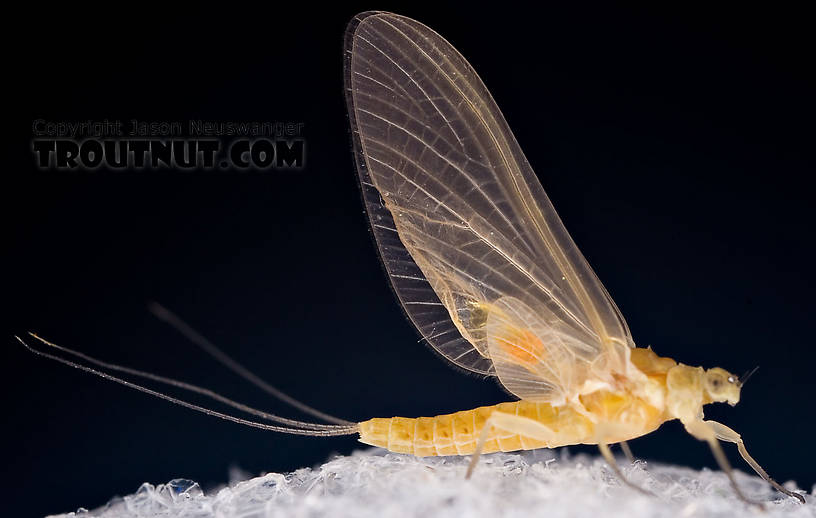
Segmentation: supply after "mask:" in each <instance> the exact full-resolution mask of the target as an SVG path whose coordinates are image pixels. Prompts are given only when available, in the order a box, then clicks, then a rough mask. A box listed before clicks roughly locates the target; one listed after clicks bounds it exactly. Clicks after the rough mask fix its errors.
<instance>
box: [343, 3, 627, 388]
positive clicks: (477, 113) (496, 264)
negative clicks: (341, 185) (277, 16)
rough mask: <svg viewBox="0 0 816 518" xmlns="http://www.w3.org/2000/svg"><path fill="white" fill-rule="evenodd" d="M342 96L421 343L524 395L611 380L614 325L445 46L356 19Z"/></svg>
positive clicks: (518, 155) (397, 285) (521, 160)
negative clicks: (608, 378)
mask: <svg viewBox="0 0 816 518" xmlns="http://www.w3.org/2000/svg"><path fill="white" fill-rule="evenodd" d="M346 87H347V101H348V105H349V114H350V119H351V125H352V135H353V139H354V145H355V149H356V151H357V158H358V173H359V176H360V182H361V186H362V190H363V197H364V201H365V204H366V208H367V211H368V214H369V220H370V222H371V226H372V231H373V233H374V236H375V238H376V241H377V244H378V247H379V250H380V254H381V257H382V259H383V264H384V265H385V269H386V271H387V272H388V275H389V278H390V280H391V283H392V286H393V288H394V291H395V292H396V294H397V296H398V297H399V299H400V301H401V302H402V305H403V308H404V309H405V311H406V313H407V314H408V316H409V318H410V319H411V321H412V322H413V323H414V324H415V325H416V327H417V328H418V329H419V331H420V333H422V335H423V337H425V339H426V340H427V341H428V343H430V344H431V345H432V346H433V347H434V348H435V349H436V350H437V351H438V352H439V353H441V354H442V355H443V356H445V357H446V358H448V359H449V360H450V361H452V362H453V363H454V364H456V365H459V366H460V367H464V368H466V369H469V370H472V371H475V372H479V373H484V374H495V375H497V376H498V377H499V380H500V381H501V382H502V384H503V385H504V386H505V387H506V388H507V389H508V390H510V391H511V392H512V393H514V394H515V395H517V396H518V397H520V398H523V399H532V400H539V401H541V400H546V401H554V400H557V399H561V398H562V397H564V396H565V395H570V394H572V393H574V392H575V391H576V390H577V389H578V387H580V386H581V385H582V384H584V383H585V382H586V381H587V380H590V379H594V378H605V377H608V376H609V375H610V374H611V373H612V372H615V371H619V372H623V370H624V369H625V366H626V364H627V361H626V358H627V356H628V348H629V347H632V346H633V342H632V338H631V335H630V333H629V329H628V327H627V325H626V322H625V321H624V319H623V317H622V316H621V314H620V312H619V311H618V309H617V307H616V306H615V303H614V302H613V301H612V299H611V298H610V297H609V294H608V293H607V292H606V290H605V289H604V287H603V285H602V284H601V283H600V281H599V280H598V278H597V277H596V275H595V273H594V272H593V271H592V269H591V268H590V266H589V264H588V263H587V261H586V259H585V258H584V257H583V255H582V254H581V252H580V251H579V250H578V248H577V247H576V246H575V243H574V242H573V241H572V239H571V238H570V236H569V234H568V233H567V231H566V229H565V228H564V226H563V224H562V223H561V220H560V219H559V217H558V215H557V214H556V212H555V210H554V208H553V206H552V204H551V203H550V201H549V199H548V198H547V195H546V194H545V193H544V189H543V188H542V187H541V184H540V183H539V181H538V179H537V178H536V176H535V173H534V172H533V171H532V169H531V168H530V166H529V164H528V163H527V160H526V159H525V157H524V155H523V153H522V151H521V149H520V148H519V145H518V143H517V142H516V140H515V138H514V137H513V134H512V133H511V131H510V129H509V128H508V126H507V123H506V122H505V120H504V117H503V116H502V114H501V112H500V111H499V109H498V107H497V106H496V104H495V102H494V101H493V98H492V97H491V95H490V93H489V92H488V91H487V89H486V87H485V86H484V84H483V83H482V82H481V80H480V79H479V77H478V76H477V75H476V73H475V72H474V70H473V69H472V68H471V67H470V65H469V64H468V63H467V61H465V59H464V58H463V57H462V56H461V55H460V54H459V53H458V52H457V51H456V49H454V48H453V47H452V46H451V45H450V44H449V43H448V42H447V41H445V40H444V39H443V38H442V37H441V36H439V35H438V34H436V33H435V32H433V31H432V30H431V29H429V28H428V27H425V26H424V25H422V24H420V23H418V22H416V21H414V20H411V19H409V18H405V17H402V16H398V15H394V14H390V13H363V14H361V15H359V16H357V17H356V18H355V19H354V20H353V21H352V22H351V24H350V25H349V29H348V30H347V33H346ZM534 344H540V351H539V350H537V349H535V347H539V346H538V345H534ZM531 347H532V349H531ZM524 350H529V351H528V352H530V353H531V355H529V356H525V355H524V354H523V351H524ZM556 352H557V353H556ZM533 353H535V354H533ZM531 358H535V362H531ZM533 363H535V365H533ZM530 367H532V368H530ZM553 370H557V371H559V372H560V373H561V374H559V375H548V374H546V373H548V372H552V371H553Z"/></svg>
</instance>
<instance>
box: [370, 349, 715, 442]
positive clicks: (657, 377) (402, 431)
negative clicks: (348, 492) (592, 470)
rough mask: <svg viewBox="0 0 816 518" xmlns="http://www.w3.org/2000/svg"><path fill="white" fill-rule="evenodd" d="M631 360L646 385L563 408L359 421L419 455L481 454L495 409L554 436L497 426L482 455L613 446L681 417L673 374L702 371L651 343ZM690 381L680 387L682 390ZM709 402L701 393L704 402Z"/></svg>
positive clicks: (517, 405) (600, 393)
mask: <svg viewBox="0 0 816 518" xmlns="http://www.w3.org/2000/svg"><path fill="white" fill-rule="evenodd" d="M631 361H632V364H633V366H634V367H636V368H637V369H638V370H639V371H640V372H641V373H643V374H644V375H645V377H646V379H645V380H643V381H644V382H643V383H639V384H630V383H627V380H621V382H620V384H619V386H618V387H615V389H613V390H607V389H601V390H596V391H594V392H591V393H589V394H584V395H581V396H579V397H578V398H576V399H575V400H574V401H572V402H568V403H566V404H564V405H559V406H553V405H551V404H550V403H542V402H531V401H514V402H507V403H499V404H497V405H493V406H485V407H479V408H475V409H473V410H464V411H461V412H456V413H453V414H447V415H440V416H436V417H419V418H405V417H391V418H374V419H370V420H368V421H365V422H362V423H360V425H359V426H360V441H361V442H363V443H365V444H370V445H372V446H379V447H382V448H386V449H388V450H390V451H393V452H398V453H409V454H412V455H417V456H435V455H470V454H472V453H474V452H475V450H476V445H477V442H478V440H479V438H480V435H481V434H482V430H483V428H484V426H485V424H486V423H487V422H488V419H490V417H491V415H492V414H493V413H494V412H500V413H502V414H510V415H513V416H518V417H523V418H527V419H530V420H533V421H535V422H537V423H540V424H541V425H543V426H544V427H546V429H547V431H548V432H550V433H549V436H548V439H547V440H546V441H542V440H540V439H537V438H533V437H529V436H524V435H522V434H519V433H512V432H511V431H508V430H506V429H502V428H500V427H497V426H491V427H490V429H489V430H487V432H486V433H487V435H486V436H485V443H484V447H483V449H482V452H483V453H490V452H496V451H505V452H507V451H515V450H531V449H536V448H555V447H558V446H567V445H570V444H598V443H599V442H604V443H607V444H611V443H616V442H620V441H626V440H629V439H633V438H635V437H639V436H641V435H645V434H647V433H650V432H652V431H654V430H655V429H657V428H658V427H659V426H660V425H661V424H662V423H664V422H665V421H668V420H670V419H674V418H677V417H680V416H678V415H676V412H675V410H680V409H677V408H675V407H676V405H674V404H672V403H674V401H673V400H678V401H677V402H679V400H680V398H673V397H671V396H670V392H671V391H670V389H669V385H671V381H670V380H671V378H675V377H677V375H676V374H687V371H690V372H691V373H694V372H697V370H698V369H694V368H691V367H687V366H685V365H678V364H677V363H676V362H675V361H674V360H671V359H669V358H660V357H658V356H657V355H656V354H654V352H652V351H651V349H633V350H632V357H631ZM678 368H680V369H681V371H680V372H677V371H678ZM671 370H673V371H675V372H672V374H673V376H669V375H668V373H669V371H671ZM699 370H700V371H701V370H702V369H699ZM688 377H689V376H688V375H686V376H684V378H688ZM692 377H693V376H692ZM687 384H688V383H685V384H684V386H683V387H677V389H678V390H683V389H684V388H685V385H687ZM690 384H691V385H694V383H693V382H691V383H690ZM700 393H701V391H700ZM701 398H702V396H701ZM683 399H684V400H685V401H687V399H685V398H683ZM693 399H697V398H693ZM703 402H704V401H702V399H701V400H700V404H702V403H703ZM706 402H707V401H706Z"/></svg>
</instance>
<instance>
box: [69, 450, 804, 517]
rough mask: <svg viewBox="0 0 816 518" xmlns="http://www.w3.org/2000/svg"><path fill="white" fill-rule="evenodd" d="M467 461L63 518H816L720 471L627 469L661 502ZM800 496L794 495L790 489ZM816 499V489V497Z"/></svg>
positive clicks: (573, 477)
mask: <svg viewBox="0 0 816 518" xmlns="http://www.w3.org/2000/svg"><path fill="white" fill-rule="evenodd" d="M468 461H469V458H468V457H464V458H462V457H426V458H417V457H413V456H409V455H400V454H395V453H387V452H385V451H383V450H380V449H372V450H369V451H365V452H356V453H354V454H352V455H351V456H348V457H337V458H335V459H333V460H331V461H329V462H327V463H326V464H324V465H322V466H319V467H316V468H314V469H309V468H303V469H299V470H297V471H295V472H292V473H284V474H281V473H269V474H267V475H264V476H261V477H258V478H253V479H250V480H246V481H242V482H236V483H233V484H231V485H230V486H229V487H224V488H221V489H218V490H215V491H212V492H210V494H205V493H204V492H203V491H202V490H201V488H200V487H199V486H198V484H196V483H195V482H193V481H190V480H184V479H177V480H172V481H170V482H168V483H167V484H159V485H158V486H153V485H151V484H148V483H145V484H142V486H141V487H140V488H139V489H138V491H136V493H134V494H132V495H129V496H125V497H124V498H119V497H117V498H115V499H113V500H111V501H110V502H109V503H108V504H107V505H106V506H104V507H101V508H99V509H96V510H94V511H87V510H85V509H80V510H78V511H76V512H75V513H68V514H64V515H60V516H62V517H75V516H76V517H81V518H90V517H99V518H113V517H116V518H130V517H134V518H135V517H139V518H142V517H145V518H146V517H151V518H152V517H158V516H162V517H183V518H233V517H235V518H238V517H241V518H266V517H270V518H271V517H286V518H298V517H317V516H331V517H344V516H347V517H355V518H362V517H378V518H379V517H388V516H399V517H403V516H417V517H423V518H427V517H431V516H433V517H456V518H460V517H469V516H490V517H499V516H507V517H516V516H518V517H522V516H523V517H528V516H546V517H547V518H558V517H562V516H570V517H580V516H604V517H618V516H619V517H625V518H637V517H664V516H665V517H678V516H680V517H703V516H705V517H728V518H732V517H735V516H762V517H763V518H764V517H768V518H771V517H775V516H786V517H809V518H814V517H816V498H814V496H813V494H812V493H811V494H810V495H808V494H807V493H806V492H804V491H800V493H801V494H803V495H806V499H807V504H805V505H802V504H800V503H798V501H796V500H794V499H793V498H789V497H786V496H784V495H781V494H779V493H777V492H776V491H774V490H773V489H772V488H770V487H769V486H768V485H767V484H766V483H765V482H764V481H762V480H761V479H760V478H758V477H755V476H749V475H746V474H744V473H742V472H737V473H736V474H735V475H736V478H737V482H738V484H739V486H740V487H741V488H742V490H743V492H744V493H745V494H746V495H747V496H748V497H749V498H752V499H755V500H759V501H762V502H764V503H765V508H766V510H767V512H766V513H764V514H759V513H758V512H757V509H756V508H754V507H751V506H747V505H745V504H744V503H743V502H741V501H739V500H738V499H737V497H736V496H735V495H734V492H733V491H732V489H731V487H730V486H729V484H728V480H727V479H726V477H725V475H724V474H723V473H721V472H717V471H711V470H708V469H703V470H702V471H696V470H693V469H688V468H681V467H675V466H666V465H660V464H656V463H648V465H647V463H645V462H642V461H638V462H635V463H634V464H629V463H627V462H625V461H624V460H623V459H621V460H620V463H621V468H622V470H623V472H624V474H625V475H626V476H627V477H628V478H629V480H631V481H632V482H634V483H635V484H637V485H639V486H641V487H643V488H645V489H648V490H649V491H651V492H652V493H654V494H655V495H658V496H651V497H650V496H646V495H643V494H640V493H638V492H636V491H634V490H632V489H631V488H629V487H627V486H625V485H623V484H621V482H620V481H619V480H618V479H617V478H616V476H615V475H614V473H613V472H612V471H611V470H610V469H609V467H608V466H607V465H606V463H605V462H604V461H603V460H602V459H600V458H596V457H591V456H587V455H577V456H570V455H569V453H568V452H566V451H564V450H562V451H561V452H559V454H556V453H555V452H553V451H550V450H538V451H532V452H522V453H495V454H490V455H485V456H484V457H483V458H482V460H481V461H480V463H479V466H478V467H477V469H476V471H475V473H474V475H473V478H472V479H471V480H465V477H464V474H465V470H466V468H467V464H468ZM787 487H788V488H789V489H792V490H794V489H796V488H795V486H793V485H789V486H787ZM814 491H816V488H814Z"/></svg>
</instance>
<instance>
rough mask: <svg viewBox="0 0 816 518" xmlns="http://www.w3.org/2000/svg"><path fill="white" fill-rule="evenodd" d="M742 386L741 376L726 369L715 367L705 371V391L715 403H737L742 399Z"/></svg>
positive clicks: (732, 404)
mask: <svg viewBox="0 0 816 518" xmlns="http://www.w3.org/2000/svg"><path fill="white" fill-rule="evenodd" d="M740 388H742V383H741V382H740V378H739V377H737V376H735V375H733V374H731V373H730V372H728V371H727V370H725V369H721V368H719V367H714V368H713V369H708V370H707V371H706V373H705V391H706V392H707V393H708V397H709V399H710V400H711V401H712V402H714V403H728V404H729V405H731V406H734V405H736V404H737V403H739V400H740Z"/></svg>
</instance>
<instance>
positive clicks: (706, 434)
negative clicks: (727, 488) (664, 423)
mask: <svg viewBox="0 0 816 518" xmlns="http://www.w3.org/2000/svg"><path fill="white" fill-rule="evenodd" d="M684 426H685V427H686V431H688V433H690V434H691V435H692V436H693V437H695V438H697V439H699V440H701V441H705V442H707V443H708V445H709V447H711V453H712V454H713V455H714V458H715V459H716V460H717V464H719V465H720V469H721V470H723V472H724V473H725V475H726V476H727V477H728V481H729V482H730V483H731V487H732V488H734V493H736V495H737V497H738V498H739V499H740V500H742V501H743V502H745V503H747V504H749V505H753V506H757V507H759V508H760V509H762V510H764V509H765V506H763V505H762V503H761V502H755V501H754V500H751V499H750V498H748V497H746V496H745V495H744V494H743V493H742V491H741V490H740V488H739V486H738V485H737V481H736V479H734V473H733V469H732V468H731V463H730V462H728V457H726V456H725V452H724V451H723V449H722V447H721V446H720V442H719V441H718V440H717V435H716V433H715V432H714V429H713V428H712V427H711V426H709V425H707V424H706V423H705V422H703V421H691V422H688V423H684Z"/></svg>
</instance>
